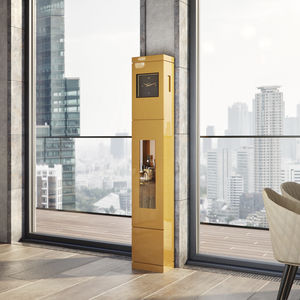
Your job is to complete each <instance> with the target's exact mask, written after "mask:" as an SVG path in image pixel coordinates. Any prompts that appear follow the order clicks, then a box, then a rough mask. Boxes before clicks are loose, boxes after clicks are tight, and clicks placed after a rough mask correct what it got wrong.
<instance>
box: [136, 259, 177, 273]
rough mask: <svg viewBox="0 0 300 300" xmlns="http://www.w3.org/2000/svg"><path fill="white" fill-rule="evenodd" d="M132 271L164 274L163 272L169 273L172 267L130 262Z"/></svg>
mask: <svg viewBox="0 0 300 300" xmlns="http://www.w3.org/2000/svg"><path fill="white" fill-rule="evenodd" d="M132 269H133V270H140V271H149V272H155V273H164V272H168V271H170V270H171V269H173V267H170V266H159V265H151V264H143V263H138V262H132Z"/></svg>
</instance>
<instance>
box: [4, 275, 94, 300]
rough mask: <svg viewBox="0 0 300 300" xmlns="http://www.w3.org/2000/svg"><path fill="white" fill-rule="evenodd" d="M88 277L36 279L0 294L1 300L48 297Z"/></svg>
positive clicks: (26, 299) (30, 299) (29, 299)
mask: <svg viewBox="0 0 300 300" xmlns="http://www.w3.org/2000/svg"><path fill="white" fill-rule="evenodd" d="M88 279H89V278H86V277H65V278H61V277H57V278H56V277H54V278H48V279H41V280H36V281H34V282H32V283H29V284H28V285H25V286H23V287H21V288H17V289H13V290H9V291H8V292H5V293H1V294H0V300H2V299H3V300H16V299H22V300H32V299H39V298H41V297H46V296H48V295H50V294H53V293H56V292H58V291H60V290H62V289H65V288H68V287H71V286H74V285H75V284H78V283H79V282H82V281H85V280H88Z"/></svg>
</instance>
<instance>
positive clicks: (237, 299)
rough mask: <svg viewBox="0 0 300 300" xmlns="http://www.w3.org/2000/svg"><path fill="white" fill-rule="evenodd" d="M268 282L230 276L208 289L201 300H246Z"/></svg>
mask: <svg viewBox="0 0 300 300" xmlns="http://www.w3.org/2000/svg"><path fill="white" fill-rule="evenodd" d="M267 282H268V281H266V280H261V279H253V278H247V277H237V276H231V277H230V278H228V279H227V280H224V281H223V282H221V283H220V284H218V285H216V286H215V287H214V288H212V289H209V290H208V291H207V292H205V293H204V294H203V295H201V298H200V299H201V300H202V299H203V300H211V299H215V300H247V299H248V298H249V297H251V296H252V295H253V294H254V293H256V292H257V291H258V290H259V289H260V288H262V287H263V286H264V285H265V284H266V283H267Z"/></svg>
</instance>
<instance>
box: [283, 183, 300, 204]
mask: <svg viewBox="0 0 300 300" xmlns="http://www.w3.org/2000/svg"><path fill="white" fill-rule="evenodd" d="M280 189H281V192H282V195H283V196H284V197H287V198H290V199H292V200H296V201H300V184H299V183H296V182H284V183H282V184H281V185H280Z"/></svg>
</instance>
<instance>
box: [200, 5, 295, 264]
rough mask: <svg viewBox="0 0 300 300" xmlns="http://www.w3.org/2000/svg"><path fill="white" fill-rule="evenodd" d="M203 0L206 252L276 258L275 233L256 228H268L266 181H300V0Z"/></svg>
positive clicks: (272, 185) (203, 232)
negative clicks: (270, 236) (264, 198)
mask: <svg viewBox="0 0 300 300" xmlns="http://www.w3.org/2000/svg"><path fill="white" fill-rule="evenodd" d="M198 3H199V16H198V25H199V27H198V36H197V38H198V40H199V57H198V59H199V80H198V82H197V85H198V91H199V101H200V102H199V103H200V109H199V115H198V120H199V128H200V129H199V131H200V132H199V135H200V141H199V143H198V144H199V170H198V176H199V196H198V199H197V201H198V206H199V211H198V213H199V216H198V221H199V222H197V225H196V226H198V227H199V228H198V229H197V232H198V233H197V234H198V235H199V237H198V239H197V241H198V245H197V251H198V253H202V254H213V255H217V256H227V257H240V258H245V259H252V260H261V261H272V259H273V258H272V249H271V244H270V240H269V233H268V232H267V231H262V230H250V229H249V228H253V229H263V228H265V229H266V228H267V227H268V223H267V219H266V214H265V210H264V204H263V200H262V190H263V189H264V188H266V187H269V188H272V189H274V190H275V191H277V192H280V184H281V183H282V182H284V181H295V182H298V183H300V176H299V175H300V157H299V153H298V152H299V151H298V150H299V149H300V148H299V145H300V140H299V139H297V138H296V137H297V136H299V135H300V98H299V95H298V90H299V87H298V86H299V82H298V81H299V80H298V77H299V76H298V69H299V67H300V56H299V51H300V40H299V39H298V38H297V33H298V28H299V26H300V19H299V15H300V3H299V2H298V1H296V0H288V1H286V0H285V1H283V0H274V1H268V0H266V1H261V0H252V1H248V0H244V1H239V0H228V1H224V0H200V1H199V2H198ZM199 135H198V137H199ZM200 223H201V224H200ZM216 225H223V226H216ZM229 226H231V227H229Z"/></svg>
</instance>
